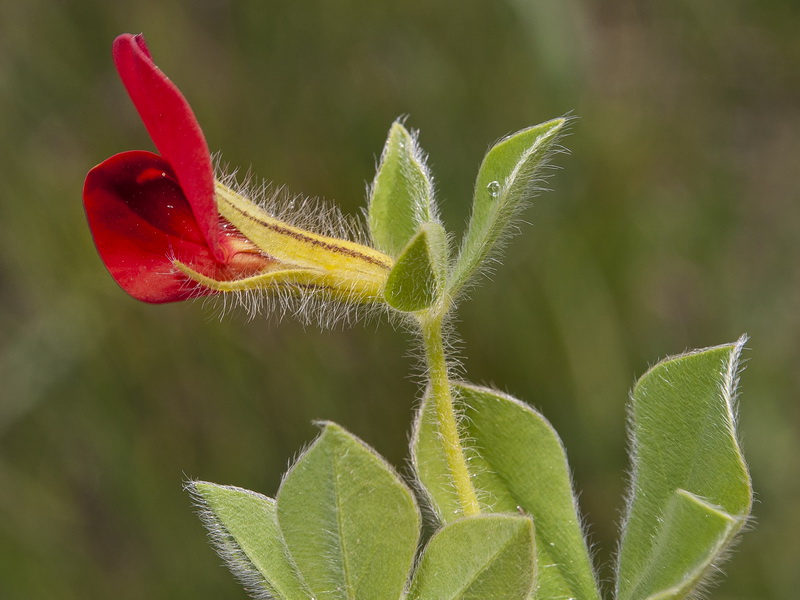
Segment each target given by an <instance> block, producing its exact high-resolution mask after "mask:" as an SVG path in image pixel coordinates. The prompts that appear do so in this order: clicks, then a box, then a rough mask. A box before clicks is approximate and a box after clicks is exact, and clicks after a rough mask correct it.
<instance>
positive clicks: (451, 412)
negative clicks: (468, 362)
mask: <svg viewBox="0 0 800 600" xmlns="http://www.w3.org/2000/svg"><path fill="white" fill-rule="evenodd" d="M432 313H434V311H433V310H431V311H429V313H428V314H426V315H425V316H422V317H420V319H419V323H420V327H421V329H422V339H423V344H424V347H425V360H426V363H427V366H428V377H429V380H430V395H431V399H432V400H433V402H434V403H435V406H436V421H437V423H438V426H439V435H440V436H441V439H442V445H443V447H444V453H445V456H446V458H447V466H448V468H449V469H450V475H451V476H452V478H453V486H454V487H455V491H456V495H457V496H458V500H459V504H460V505H461V510H462V511H463V513H464V515H465V516H472V515H477V514H480V512H481V510H480V505H479V504H478V498H477V496H476V495H475V488H474V487H473V485H472V480H471V479H470V476H469V470H468V469H467V461H466V457H465V456H464V447H463V445H462V444H461V436H460V435H459V432H458V421H457V419H456V412H455V408H454V407H453V393H452V390H451V388H450V379H449V376H448V368H447V356H446V355H445V350H444V339H443V331H442V320H443V317H442V315H441V314H432Z"/></svg>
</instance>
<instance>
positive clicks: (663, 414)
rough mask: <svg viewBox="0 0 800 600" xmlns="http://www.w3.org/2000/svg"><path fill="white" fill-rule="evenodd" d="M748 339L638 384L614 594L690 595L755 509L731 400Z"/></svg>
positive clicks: (674, 362)
mask: <svg viewBox="0 0 800 600" xmlns="http://www.w3.org/2000/svg"><path fill="white" fill-rule="evenodd" d="M743 344H744V338H742V339H741V340H739V342H738V343H736V344H730V345H726V346H719V347H716V348H709V349H706V350H700V351H696V352H693V353H690V354H686V355H683V356H678V357H675V358H670V359H667V360H665V361H663V362H660V363H659V364H657V365H656V366H655V367H653V368H652V369H650V370H649V371H648V372H647V373H646V374H645V375H644V376H643V377H642V378H641V379H640V380H639V381H638V383H637V384H636V386H635V387H634V390H633V394H632V401H631V421H630V422H631V429H632V432H631V433H632V446H633V456H632V462H633V476H632V482H631V485H632V489H631V493H630V501H629V505H628V510H627V515H626V519H625V524H624V527H623V532H622V542H621V545H620V555H619V565H618V569H617V598H618V600H632V599H639V598H659V599H665V600H666V599H679V598H685V597H687V595H689V594H690V593H691V591H692V590H693V589H694V588H695V587H696V585H697V584H698V583H700V582H701V581H702V579H703V578H704V576H705V575H706V574H707V573H708V572H709V571H710V568H711V567H712V565H713V564H714V563H715V561H719V560H720V558H721V553H722V552H723V551H724V549H725V547H726V546H728V545H729V543H730V541H731V540H732V539H733V537H734V536H735V535H736V533H738V532H739V531H740V530H741V528H742V526H743V525H744V523H745V521H746V519H747V516H748V515H749V513H750V507H751V503H752V488H751V484H750V475H749V474H748V471H747V467H746V465H745V463H744V458H743V456H742V453H741V450H740V448H739V444H738V442H737V439H736V416H735V405H734V400H735V396H736V383H737V369H738V359H739V354H740V352H741V349H742V345H743Z"/></svg>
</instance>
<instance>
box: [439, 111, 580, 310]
mask: <svg viewBox="0 0 800 600" xmlns="http://www.w3.org/2000/svg"><path fill="white" fill-rule="evenodd" d="M566 122H567V119H564V118H561V119H553V120H552V121H547V122H546V123H541V124H540V125H536V126H534V127H529V128H527V129H523V130H522V131H518V132H517V133H514V134H512V135H509V136H507V137H505V138H503V139H502V140H500V141H499V142H497V144H495V145H494V146H493V147H492V148H491V149H490V150H489V152H488V153H487V154H486V156H485V157H484V159H483V163H481V167H480V170H479V171H478V178H477V181H476V182H475V196H474V200H473V204H472V216H471V217H470V220H469V225H468V227H467V231H466V233H465V234H464V240H463V243H462V246H461V252H460V255H459V257H458V261H457V263H456V265H455V269H454V271H453V274H452V277H451V281H450V284H449V285H450V291H451V293H452V294H456V293H457V292H458V290H459V289H461V288H462V287H463V285H464V284H465V283H466V282H467V281H468V280H469V279H470V278H471V277H472V276H473V275H474V274H475V273H476V272H478V271H479V270H480V269H481V268H482V266H483V265H484V263H485V261H486V259H487V257H489V256H490V255H491V254H492V253H493V252H494V251H495V250H497V249H498V247H499V246H500V245H501V243H502V241H503V240H504V239H505V238H507V237H508V236H509V235H510V234H511V229H512V228H513V226H514V222H515V220H516V218H517V216H518V215H519V212H520V211H521V209H522V208H524V206H525V203H526V201H527V200H529V199H530V197H531V196H532V195H533V194H534V193H535V192H536V186H537V184H538V183H540V180H539V177H538V173H537V171H538V169H539V167H541V166H542V164H543V162H544V161H545V160H546V159H547V156H548V154H549V153H550V151H551V150H552V148H553V144H554V143H555V142H556V140H557V139H558V136H559V133H560V132H561V130H562V129H563V127H564V125H565V124H566Z"/></svg>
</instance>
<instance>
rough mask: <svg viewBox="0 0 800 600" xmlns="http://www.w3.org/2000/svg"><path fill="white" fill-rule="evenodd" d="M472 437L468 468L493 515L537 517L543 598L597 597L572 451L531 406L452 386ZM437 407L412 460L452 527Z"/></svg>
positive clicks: (452, 501) (423, 420)
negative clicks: (571, 471) (572, 474)
mask: <svg viewBox="0 0 800 600" xmlns="http://www.w3.org/2000/svg"><path fill="white" fill-rule="evenodd" d="M453 391H454V393H455V394H456V396H457V398H458V401H459V405H460V408H461V411H462V412H463V416H464V418H463V419H462V422H463V428H464V431H463V437H464V439H466V440H469V445H468V450H467V454H468V456H469V469H470V472H471V475H472V481H473V484H474V485H475V488H476V492H477V494H478V497H479V499H480V501H481V504H482V510H484V511H486V512H497V513H500V512H514V511H517V510H519V509H521V510H523V511H525V512H526V513H528V514H530V515H532V516H533V519H534V522H535V523H536V552H537V557H538V564H539V578H538V583H537V597H540V598H562V597H563V598H570V597H573V598H581V599H586V600H588V599H597V598H599V593H598V590H597V584H596V583H595V579H594V575H593V570H592V566H591V561H590V559H589V553H588V550H587V548H586V543H585V541H584V537H583V533H582V531H581V527H580V521H579V517H578V510H577V506H576V502H575V498H574V494H573V490H572V482H571V479H570V474H569V467H568V465H567V459H566V454H565V452H564V448H563V446H562V444H561V440H560V439H559V438H558V435H557V434H556V432H555V430H554V429H553V428H552V426H551V425H550V423H548V422H547V420H546V419H545V418H544V417H543V416H542V415H540V414H539V413H538V412H536V411H535V410H533V409H532V408H530V407H529V406H527V405H525V404H523V403H522V402H519V401H518V400H515V399H514V398H511V397H510V396H508V395H506V394H502V393H500V392H497V391H495V390H491V389H487V388H482V387H477V386H472V385H466V384H458V385H454V386H453ZM436 427H437V426H436V416H435V413H434V407H433V405H432V403H431V402H428V400H427V399H425V401H424V402H423V405H422V406H421V407H420V410H419V412H418V413H417V420H416V424H415V432H414V436H413V439H412V459H413V464H414V468H415V470H416V473H417V476H418V477H419V479H420V481H421V483H422V485H423V487H424V489H425V491H426V492H427V494H428V496H429V499H430V501H431V504H432V506H433V508H434V510H435V512H436V513H437V514H438V515H439V517H440V518H441V519H442V520H443V521H445V522H446V523H450V522H453V521H455V520H456V519H457V518H458V517H459V516H460V512H459V510H458V503H457V499H456V497H455V494H454V491H453V485H452V482H451V481H450V474H449V471H448V468H447V462H446V460H445V458H444V454H443V451H442V448H441V442H440V441H439V434H438V431H437V428H436Z"/></svg>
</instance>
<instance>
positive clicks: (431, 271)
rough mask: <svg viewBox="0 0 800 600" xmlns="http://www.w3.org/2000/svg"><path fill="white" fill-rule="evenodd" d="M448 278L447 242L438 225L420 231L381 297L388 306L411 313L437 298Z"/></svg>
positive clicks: (390, 277)
mask: <svg viewBox="0 0 800 600" xmlns="http://www.w3.org/2000/svg"><path fill="white" fill-rule="evenodd" d="M446 277H447V239H446V235H445V232H444V229H443V228H442V226H441V225H439V224H438V223H425V224H423V225H422V226H421V227H420V230H419V232H418V233H417V235H415V236H414V237H413V238H412V239H411V241H410V242H409V243H408V245H407V246H406V247H405V249H404V250H403V252H402V253H401V254H400V256H399V257H398V258H397V262H395V264H394V267H393V268H392V270H391V272H390V273H389V278H388V279H387V280H386V287H385V289H384V297H385V298H386V302H388V303H389V305H390V306H392V307H393V308H396V309H398V310H402V311H406V312H412V311H417V310H422V309H423V308H428V307H429V306H431V305H432V304H433V303H434V302H436V300H437V299H438V298H439V297H440V294H441V292H442V288H443V286H444V280H445V278H446Z"/></svg>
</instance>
